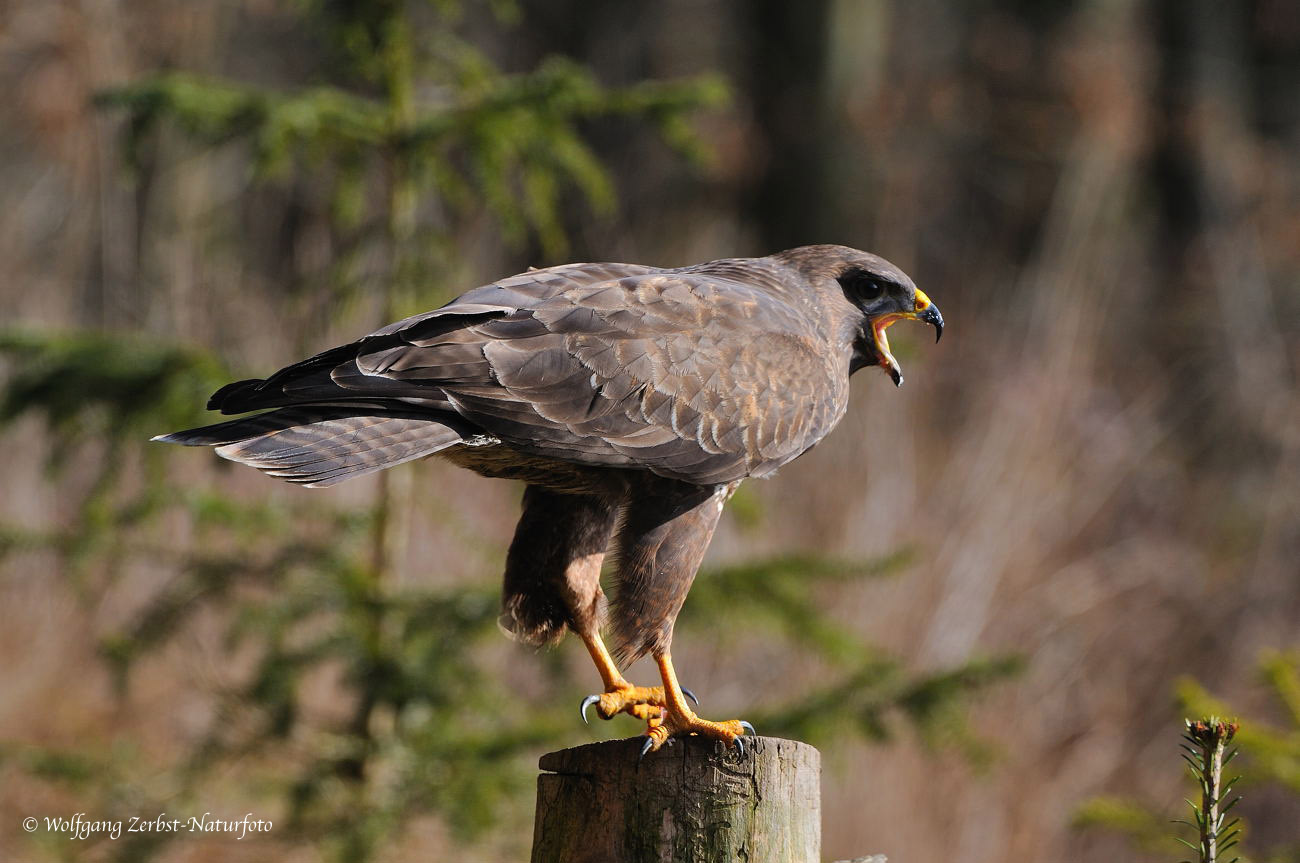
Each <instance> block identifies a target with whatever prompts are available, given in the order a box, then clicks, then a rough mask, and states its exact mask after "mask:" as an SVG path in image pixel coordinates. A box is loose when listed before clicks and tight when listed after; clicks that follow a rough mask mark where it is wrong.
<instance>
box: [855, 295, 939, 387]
mask: <svg viewBox="0 0 1300 863" xmlns="http://www.w3.org/2000/svg"><path fill="white" fill-rule="evenodd" d="M895 321H920V322H921V323H923V324H929V325H930V326H932V327H934V340H935V341H936V342H937V341H939V337H940V336H942V335H943V315H941V314H939V307H938V306H936V305H935V304H934V303H932V302H930V298H929V297H927V296H926V295H925V293H924V292H923V291H921V290H920V289H917V292H916V305H915V307H914V308H913V309H912V311H910V312H889V313H887V314H883V315H880V316H879V317H876V318H873V319H872V320H871V336H872V338H873V339H874V341H875V344H876V356H878V357H879V358H880V367H881V368H882V369H884V370H885V371H886V372H888V373H889V377H890V378H891V379H893V381H894V386H896V387H901V386H902V385H903V370H902V368H901V367H900V366H899V365H898V360H896V359H894V355H893V354H891V353H890V352H889V337H888V336H886V335H885V330H887V329H889V327H890V326H892V325H893V323H894V322H895Z"/></svg>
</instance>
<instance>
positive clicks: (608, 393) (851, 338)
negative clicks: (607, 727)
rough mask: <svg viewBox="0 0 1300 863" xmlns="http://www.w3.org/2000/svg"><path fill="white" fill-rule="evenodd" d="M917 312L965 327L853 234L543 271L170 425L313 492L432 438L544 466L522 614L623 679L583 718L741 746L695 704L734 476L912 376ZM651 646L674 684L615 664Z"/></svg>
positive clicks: (535, 484) (521, 540)
mask: <svg viewBox="0 0 1300 863" xmlns="http://www.w3.org/2000/svg"><path fill="white" fill-rule="evenodd" d="M905 319H910V320H918V321H922V322H924V323H928V324H931V325H933V326H934V328H935V338H936V340H937V339H938V337H939V335H941V334H942V332H943V317H942V316H941V315H940V314H939V310H938V309H937V308H936V307H935V305H934V304H933V303H932V302H931V301H930V299H929V298H928V297H927V296H926V295H925V294H924V293H922V292H921V291H920V290H919V289H917V287H916V286H915V285H914V284H913V283H912V280H911V279H910V278H908V277H907V275H906V274H904V273H903V272H902V271H901V270H900V269H898V268H897V267H895V266H894V265H893V264H890V263H889V262H888V261H886V260H884V259H882V258H879V257H877V256H875V255H872V254H868V253H866V252H860V251H857V250H855V249H850V248H846V247H843V246H831V245H820V246H804V247H801V248H797V249H791V250H789V251H785V252H780V253H778V254H775V255H771V256H769V257H765V258H731V259H725V260H718V261H710V262H708V263H704V264H697V265H695V266H690V267H680V268H675V269H665V268H659V267H650V266H641V265H638V264H613V263H605V264H568V265H565V266H558V267H550V268H547V269H538V270H529V271H528V272H526V273H521V274H519V275H516V276H511V277H509V278H506V279H501V280H500V281H497V282H494V283H492V284H490V285H485V286H483V287H479V288H475V289H474V290H471V291H469V292H468V293H465V294H462V295H461V296H460V297H458V298H457V299H455V300H453V301H452V302H450V303H448V304H447V305H445V306H443V307H442V308H439V309H436V310H434V311H431V312H427V313H425V314H420V315H415V316H413V317H409V318H406V319H405V320H402V321H398V322H397V323H394V324H390V325H389V326H386V327H384V328H383V329H381V330H378V331H376V332H374V333H371V334H370V335H368V336H365V337H363V338H361V339H359V340H357V341H355V342H352V343H351V344H347V345H343V346H341V347H336V348H332V349H330V350H327V351H325V352H323V353H320V354H317V355H316V356H314V357H311V358H310V359H306V360H303V361H302V362H299V363H295V364H294V365H291V366H288V367H286V368H284V369H281V370H280V371H278V372H276V373H275V374H273V375H271V376H270V377H268V378H266V379H256V380H246V381H239V382H236V383H232V384H228V385H226V386H224V387H222V388H221V389H220V390H218V391H217V392H216V393H215V394H214V395H213V396H212V398H211V400H210V401H209V403H208V408H209V409H212V410H220V411H221V412H222V413H225V414H238V413H246V412H250V411H255V410H262V411H264V412H263V413H260V414H257V415H255V416H250V417H245V418H241V419H235V420H232V421H229V422H223V423H220V424H218V425H212V426H207V427H204V428H199V429H192V430H190V431H183V432H176V433H174V434H168V435H162V436H159V437H158V438H155V440H162V441H168V442H171V443H179V444H185V445H189V446H212V447H216V451H217V453H218V454H219V455H221V456H224V457H225V458H228V459H232V460H234V461H237V462H242V463H243V464H247V465H252V466H253V467H255V468H258V469H260V470H262V471H264V472H266V473H267V474H270V475H271V476H276V477H281V478H283V479H286V480H288V481H290V482H296V483H301V484H304V485H307V486H312V487H320V486H329V485H333V484H335V483H337V482H341V481H343V480H345V479H351V478H352V477H356V476H361V475H362V474H367V473H371V472H372V471H377V470H381V469H383V468H388V467H392V466H393V465H396V464H401V463H402V462H406V461H411V460H412V459H417V458H422V457H425V456H430V455H434V454H437V455H439V456H441V457H443V458H446V459H448V460H449V461H451V462H453V463H455V464H458V465H460V466H462V467H466V468H469V469H470V470H472V471H475V472H477V473H479V474H482V475H484V476H489V477H503V478H509V479H515V480H520V481H522V482H523V483H525V486H526V487H525V490H524V495H523V512H522V515H521V517H520V520H519V524H518V527H517V528H516V529H515V535H514V539H513V540H512V541H511V543H510V549H509V552H508V554H507V557H506V571H505V584H504V590H503V612H502V615H501V624H502V627H503V628H504V629H505V630H506V631H507V632H508V633H509V634H510V635H512V636H513V637H514V638H516V639H517V640H520V641H523V642H525V643H528V644H532V645H539V646H540V645H546V644H552V643H554V642H556V641H558V640H559V639H560V638H561V637H562V636H563V634H564V632H565V630H566V629H568V630H572V631H573V632H574V633H576V634H577V635H578V637H579V638H581V639H582V641H583V643H584V644H585V645H586V647H587V650H588V651H589V652H590V654H591V658H592V660H593V661H594V662H595V664H596V667H597V669H598V671H599V672H600V677H601V681H602V683H603V686H604V690H603V692H602V693H601V694H599V695H593V696H591V697H589V698H588V699H586V700H585V701H584V702H583V706H582V710H583V713H584V718H585V712H586V710H587V708H588V706H590V705H594V706H595V707H596V711H597V713H598V714H599V715H600V716H601V717H602V718H604V719H610V718H612V717H613V716H615V715H616V714H619V713H628V714H630V715H632V716H635V717H637V718H639V719H641V720H644V721H645V722H646V725H647V727H646V740H645V743H644V745H643V749H642V755H644V754H645V752H646V751H648V750H654V749H658V748H659V747H660V746H661V745H663V744H664V743H665V742H666V741H667V740H668V739H669V738H670V737H672V736H675V735H686V734H698V735H703V736H706V737H711V738H714V739H718V740H722V741H724V742H725V743H726V744H728V745H732V744H738V745H739V746H741V747H742V748H743V745H744V744H743V743H742V742H740V737H741V736H742V735H743V734H744V733H745V731H746V729H749V730H751V731H752V727H750V726H749V725H748V723H743V722H741V721H739V720H735V719H732V720H728V721H725V722H711V721H708V720H705V719H702V718H700V717H699V716H697V715H696V714H695V712H694V711H693V710H692V709H691V707H690V705H689V704H687V702H686V697H687V695H688V694H689V693H688V692H687V691H685V690H683V689H682V688H681V686H680V684H679V683H678V680H677V675H676V673H675V672H674V669H673V663H672V659H671V656H670V645H671V642H672V636H673V624H674V621H675V620H676V617H677V614H678V612H679V611H680V610H681V607H682V603H683V601H684V600H685V599H686V593H687V591H688V590H689V589H690V586H691V582H692V580H693V579H694V578H695V573H696V570H697V569H698V568H699V565H700V561H701V559H702V558H703V557H704V552H705V549H706V548H707V547H708V544H709V541H710V539H711V538H712V536H713V531H714V528H715V527H716V525H717V523H718V518H719V516H720V515H721V513H722V508H723V506H724V504H725V503H726V502H727V499H728V498H729V497H730V496H731V495H732V493H733V492H734V491H735V490H736V487H737V486H738V485H739V484H740V483H741V482H742V481H743V480H745V479H746V478H748V477H766V476H770V475H771V474H772V473H773V472H775V471H776V470H777V469H778V468H780V467H781V466H782V465H785V464H786V463H788V462H790V461H792V460H794V459H796V458H798V457H799V456H800V455H802V454H803V453H805V452H807V451H808V450H809V449H810V448H811V447H813V446H814V445H815V444H816V443H817V442H818V441H820V440H821V439H822V438H823V437H825V436H826V435H827V434H828V433H829V432H830V431H831V429H832V428H834V427H835V425H836V423H838V422H839V421H840V419H841V418H842V417H843V416H844V413H845V410H846V408H847V405H848V395H849V376H850V375H851V374H852V373H853V372H855V371H857V370H858V369H860V368H863V367H865V366H873V365H874V366H880V367H881V368H882V369H884V370H885V372H887V373H888V374H889V376H890V377H891V378H892V379H893V381H894V383H895V384H901V383H902V373H901V370H900V369H899V365H898V362H897V361H896V360H895V359H894V357H893V355H892V354H891V353H890V352H889V341H888V339H887V338H886V335H885V329H886V328H887V327H889V326H890V325H891V324H893V323H894V322H895V321H899V320H905ZM266 409H269V410H266ZM611 547H612V548H614V549H616V550H617V565H616V567H615V569H616V572H615V575H614V584H615V587H616V589H615V591H614V598H613V603H612V605H611V607H610V608H609V609H608V614H607V611H606V608H605V605H606V603H605V597H604V593H603V592H602V590H601V586H600V571H601V564H602V561H603V560H604V557H605V554H606V552H607V551H608V550H609V549H610V548H611ZM606 618H608V623H609V624H610V627H611V629H612V633H613V636H614V645H615V649H614V651H613V654H611V652H610V651H609V650H608V649H606V647H605V644H604V642H603V641H602V639H601V635H600V630H601V628H602V624H603V623H604V622H605V620H606ZM646 653H649V654H651V655H652V656H653V658H654V660H655V662H656V663H657V664H658V667H659V672H660V675H661V677H662V685H661V686H654V687H643V686H633V685H632V684H631V683H629V682H628V681H627V680H625V679H624V677H623V675H622V674H621V673H620V672H619V670H618V666H617V664H616V663H615V660H614V656H615V655H617V656H619V657H620V658H621V659H623V660H624V661H632V660H635V659H636V658H638V657H640V656H642V655H644V654H646ZM691 698H692V700H694V699H693V696H691Z"/></svg>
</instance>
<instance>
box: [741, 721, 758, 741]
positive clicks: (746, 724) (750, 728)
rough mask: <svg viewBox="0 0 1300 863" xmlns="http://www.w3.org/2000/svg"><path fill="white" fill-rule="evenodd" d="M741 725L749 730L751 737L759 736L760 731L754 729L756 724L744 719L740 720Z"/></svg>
mask: <svg viewBox="0 0 1300 863" xmlns="http://www.w3.org/2000/svg"><path fill="white" fill-rule="evenodd" d="M740 727H741V728H744V729H745V730H747V731H748V732H749V736H750V737H757V736H758V732H757V731H755V730H754V726H752V725H750V724H749V723H748V722H746V721H745V720H743V719H742V720H740Z"/></svg>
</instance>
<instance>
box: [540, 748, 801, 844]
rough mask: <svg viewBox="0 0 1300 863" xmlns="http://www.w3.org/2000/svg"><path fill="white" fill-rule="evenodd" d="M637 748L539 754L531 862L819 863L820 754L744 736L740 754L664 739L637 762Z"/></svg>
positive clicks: (732, 750)
mask: <svg viewBox="0 0 1300 863" xmlns="http://www.w3.org/2000/svg"><path fill="white" fill-rule="evenodd" d="M640 748H641V739H640V738H632V739H630V740H611V741H608V742H605V743H592V744H589V745H587V746H579V747H576V748H574V749H564V750H561V751H559V752H551V753H549V754H547V755H543V756H542V759H541V765H540V766H541V768H542V770H543V773H542V774H541V775H540V776H539V777H538V779H537V818H536V823H535V826H534V830H533V856H532V863H648V861H655V863H660V861H673V863H723V861H745V863H817V861H818V860H819V855H820V853H821V787H820V778H821V754H820V753H819V752H818V751H817V750H816V749H814V748H813V747H811V746H808V745H807V744H805V743H798V742H796V741H793V740H780V739H777V738H771V737H746V738H745V754H744V755H741V754H740V753H739V752H738V751H737V750H736V749H734V748H733V749H726V748H724V747H723V746H722V744H721V743H718V742H716V741H710V740H704V739H701V738H694V737H692V738H685V739H677V740H674V741H673V743H672V745H670V746H665V747H664V748H663V749H660V750H659V751H658V752H651V753H649V754H647V755H646V757H645V759H644V760H642V761H640V762H638V761H637V754H638V752H639V751H640Z"/></svg>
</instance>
